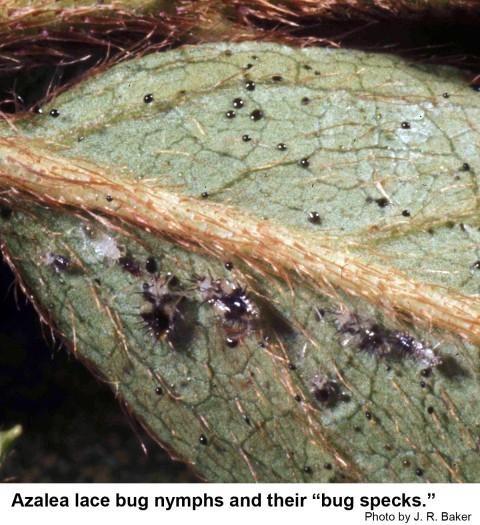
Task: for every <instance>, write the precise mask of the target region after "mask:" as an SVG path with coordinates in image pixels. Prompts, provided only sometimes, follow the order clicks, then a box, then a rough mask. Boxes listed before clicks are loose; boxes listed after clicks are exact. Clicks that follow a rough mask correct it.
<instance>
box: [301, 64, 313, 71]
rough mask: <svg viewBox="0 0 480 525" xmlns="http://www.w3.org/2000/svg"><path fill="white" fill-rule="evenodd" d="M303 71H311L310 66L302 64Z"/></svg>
mask: <svg viewBox="0 0 480 525" xmlns="http://www.w3.org/2000/svg"><path fill="white" fill-rule="evenodd" d="M303 69H306V70H307V71H310V70H311V69H312V66H309V65H308V64H303Z"/></svg>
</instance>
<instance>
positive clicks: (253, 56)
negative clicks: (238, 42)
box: [250, 55, 258, 60]
mask: <svg viewBox="0 0 480 525" xmlns="http://www.w3.org/2000/svg"><path fill="white" fill-rule="evenodd" d="M250 58H251V59H252V60H258V57H257V55H251V56H250Z"/></svg>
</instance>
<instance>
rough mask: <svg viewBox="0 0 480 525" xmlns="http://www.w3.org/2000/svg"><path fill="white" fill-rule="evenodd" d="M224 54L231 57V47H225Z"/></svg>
mask: <svg viewBox="0 0 480 525" xmlns="http://www.w3.org/2000/svg"><path fill="white" fill-rule="evenodd" d="M224 54H225V56H226V57H231V56H232V55H233V51H232V50H231V49H225V51H224Z"/></svg>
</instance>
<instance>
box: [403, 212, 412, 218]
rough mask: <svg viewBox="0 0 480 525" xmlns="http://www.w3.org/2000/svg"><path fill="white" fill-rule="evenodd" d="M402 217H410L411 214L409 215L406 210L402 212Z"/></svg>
mask: <svg viewBox="0 0 480 525" xmlns="http://www.w3.org/2000/svg"><path fill="white" fill-rule="evenodd" d="M402 215H403V216H404V217H410V215H411V214H410V212H409V211H408V210H403V211H402Z"/></svg>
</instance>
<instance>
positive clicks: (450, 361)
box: [437, 355, 470, 380]
mask: <svg viewBox="0 0 480 525" xmlns="http://www.w3.org/2000/svg"><path fill="white" fill-rule="evenodd" d="M437 370H438V371H439V372H440V374H442V375H443V376H444V377H446V378H448V379H451V380H460V379H464V378H466V377H469V376H470V373H469V371H468V370H467V369H466V368H464V367H463V366H462V365H461V364H460V363H459V362H458V361H457V360H456V359H455V357H453V356H451V355H447V356H442V362H441V363H440V365H439V366H438V367H437Z"/></svg>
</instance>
